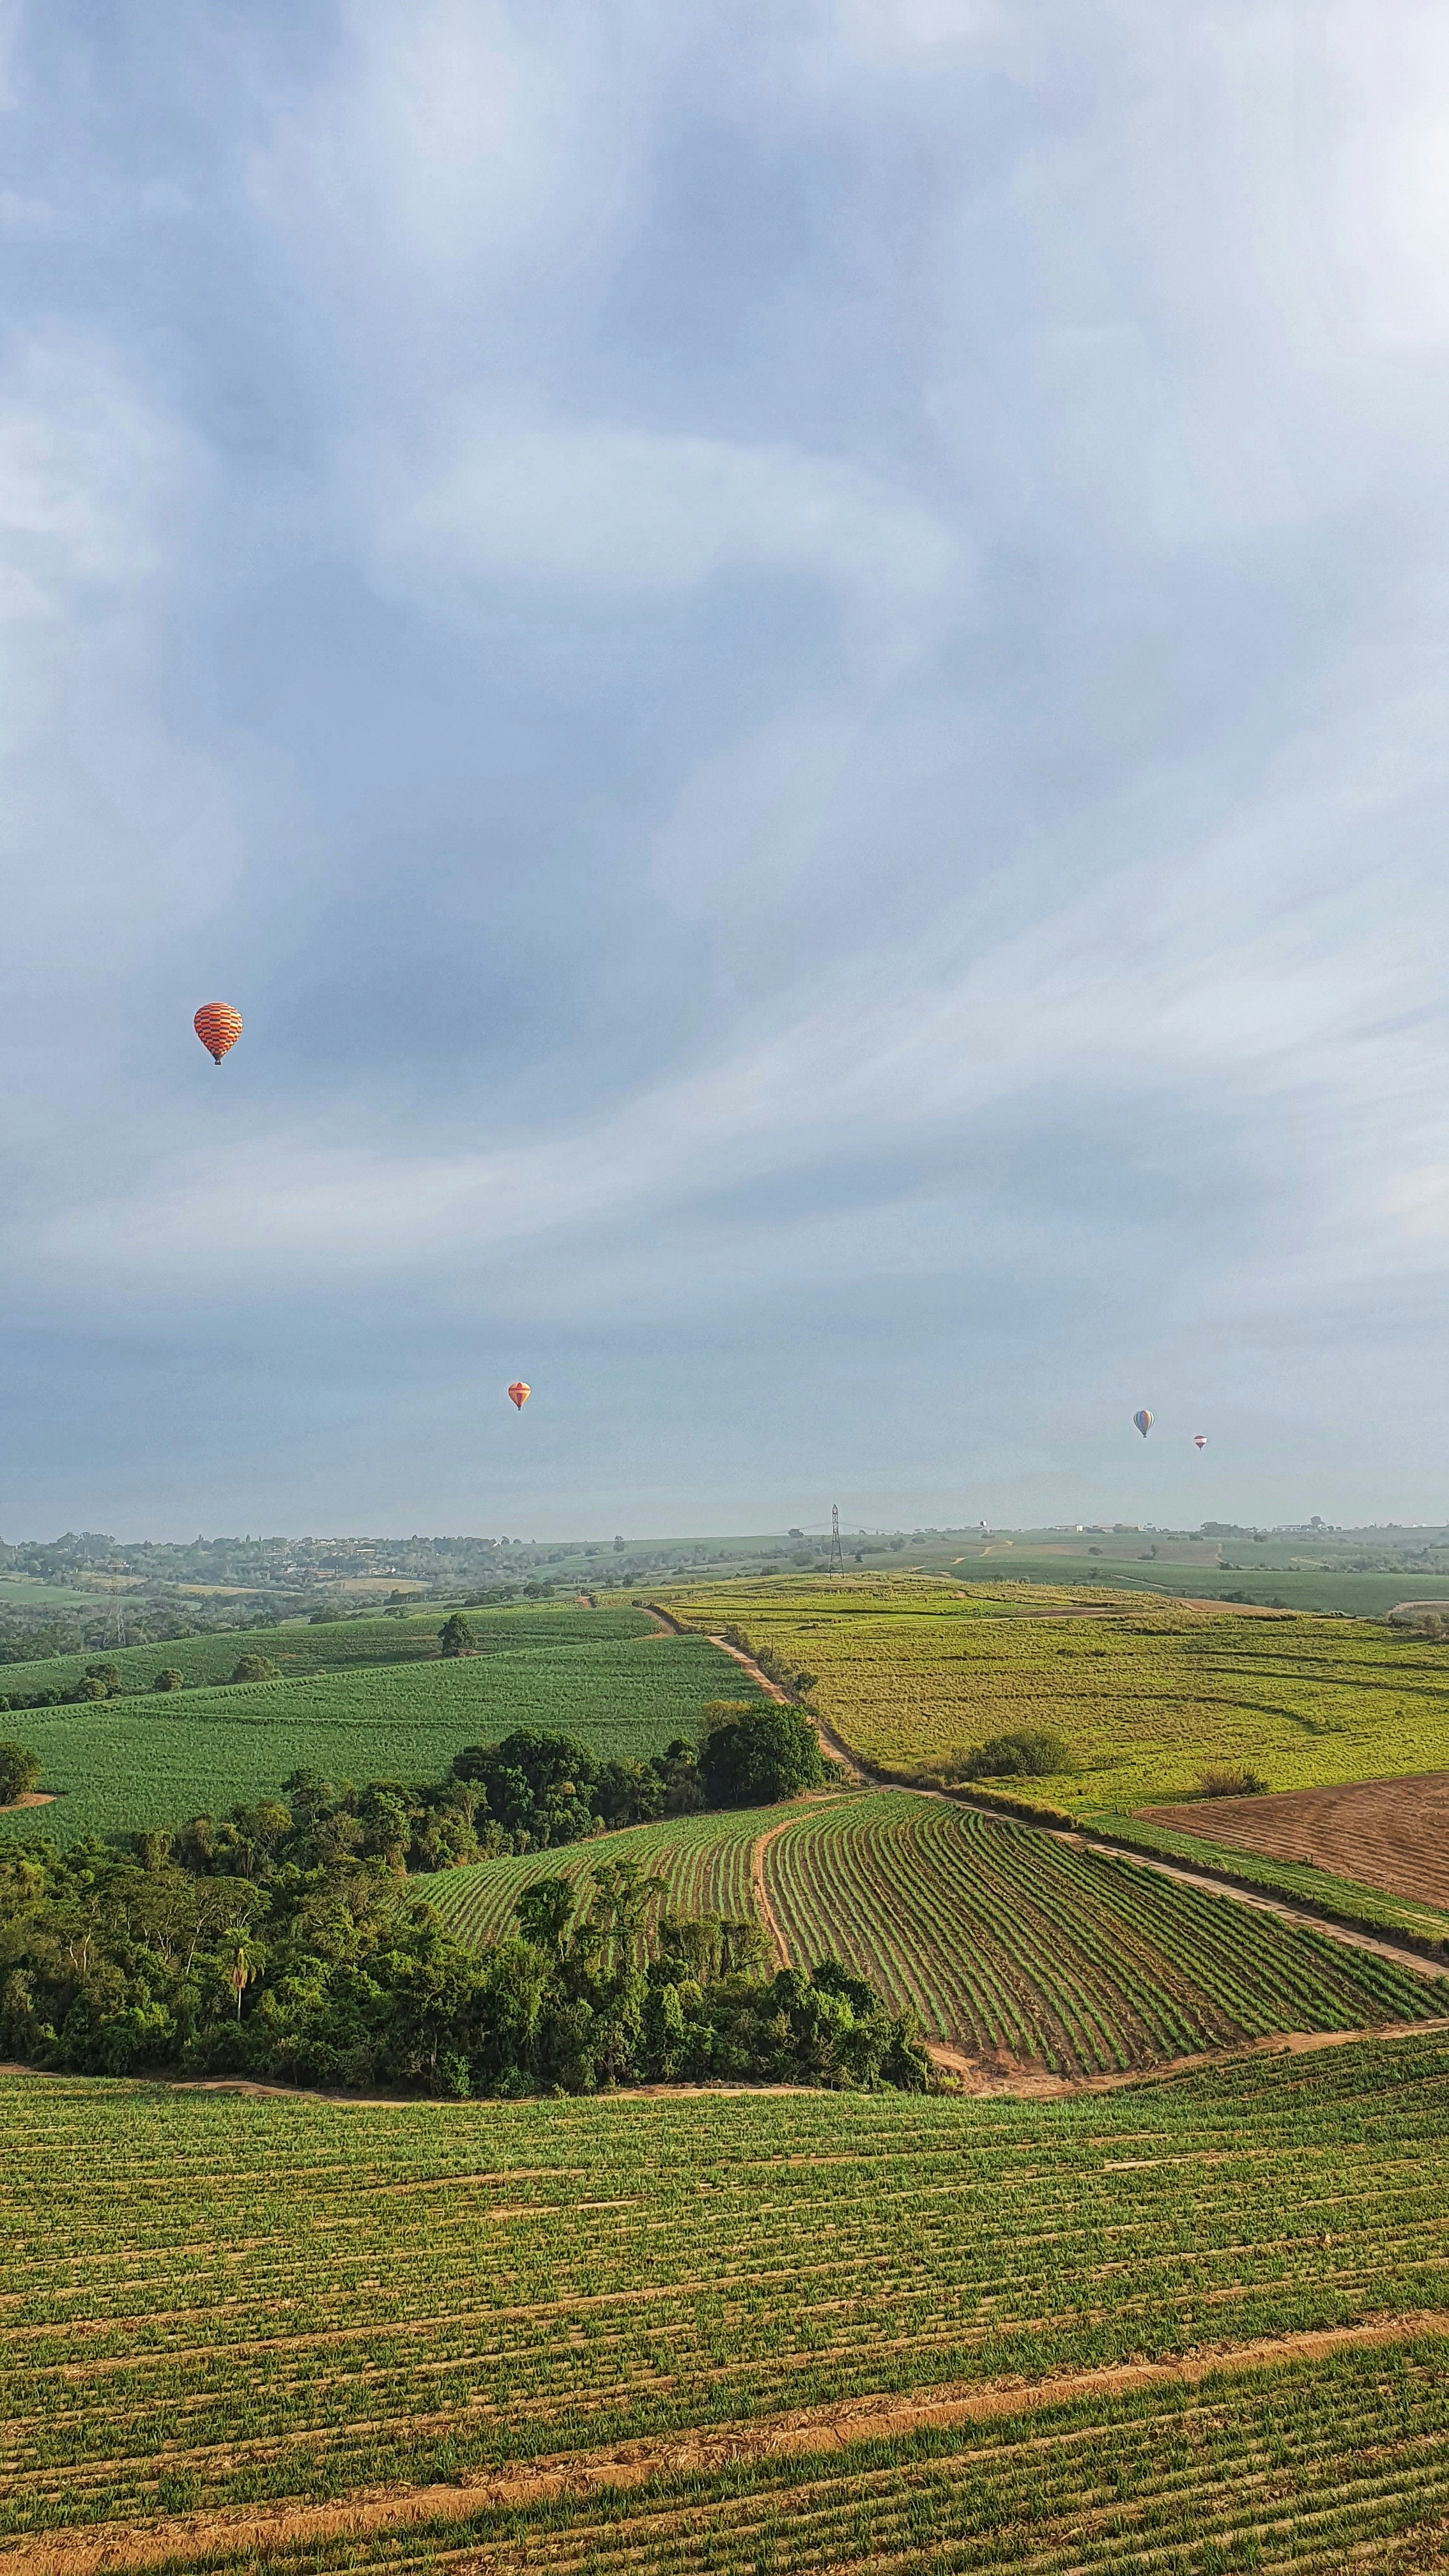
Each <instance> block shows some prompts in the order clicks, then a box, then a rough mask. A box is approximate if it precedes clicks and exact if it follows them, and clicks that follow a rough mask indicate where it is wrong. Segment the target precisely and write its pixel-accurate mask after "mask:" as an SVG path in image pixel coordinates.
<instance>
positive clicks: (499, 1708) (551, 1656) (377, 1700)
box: [0, 1611, 753, 1842]
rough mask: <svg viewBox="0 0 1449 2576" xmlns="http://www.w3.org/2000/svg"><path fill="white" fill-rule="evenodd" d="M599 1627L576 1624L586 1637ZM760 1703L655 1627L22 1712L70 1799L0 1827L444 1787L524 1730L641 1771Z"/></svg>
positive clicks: (717, 1665)
mask: <svg viewBox="0 0 1449 2576" xmlns="http://www.w3.org/2000/svg"><path fill="white" fill-rule="evenodd" d="M557 1615H558V1614H556V1613H552V1612H546V1613H545V1614H544V1616H545V1617H547V1618H553V1617H556V1616H557ZM597 1615H598V1614H596V1613H593V1612H586V1611H581V1612H579V1613H578V1614H577V1616H578V1618H579V1619H580V1620H582V1621H584V1622H585V1623H587V1622H588V1621H590V1620H591V1619H593V1618H594V1617H596V1616H597ZM235 1645H236V1641H235V1640H233V1659H234V1657H235ZM149 1651H153V1652H154V1649H153V1650H149ZM752 1689H753V1685H752V1684H751V1683H750V1682H749V1681H748V1680H747V1679H746V1676H745V1675H744V1674H743V1673H742V1672H741V1671H740V1668H739V1666H738V1665H737V1664H734V1663H732V1662H730V1660H729V1658H728V1657H727V1656H725V1655H722V1654H721V1653H720V1652H719V1650H718V1649H717V1648H716V1647H714V1646H711V1645H708V1644H706V1643H705V1642H704V1641H703V1640H702V1639H700V1638H694V1637H686V1638H663V1637H660V1636H659V1634H658V1632H657V1630H655V1629H654V1628H653V1627H652V1626H649V1627H648V1633H647V1634H645V1635H642V1636H641V1635H635V1636H633V1637H626V1638H610V1637H609V1636H608V1635H607V1633H604V1634H602V1635H600V1634H599V1633H598V1632H597V1631H595V1630H594V1629H593V1628H592V1627H590V1626H588V1625H587V1624H585V1626H584V1627H583V1629H582V1630H581V1631H580V1630H577V1629H574V1628H572V1627H570V1628H569V1629H568V1630H565V1631H563V1633H562V1634H561V1636H560V1641H559V1642H557V1643H555V1642H553V1639H552V1637H551V1636H550V1637H549V1638H548V1639H547V1641H546V1642H543V1643H539V1644H532V1643H529V1644H526V1645H524V1646H522V1647H500V1648H499V1649H498V1650H497V1651H495V1652H492V1653H486V1654H479V1655H470V1656H467V1657H463V1658H460V1659H459V1660H458V1661H456V1662H448V1663H441V1662H438V1661H436V1660H433V1661H430V1662H426V1663H418V1662H413V1663H406V1664H402V1665H393V1666H368V1667H363V1668H361V1669H359V1670H356V1671H344V1672H335V1671H334V1672H327V1673H322V1674H318V1675H314V1676H311V1677H309V1678H307V1679H303V1680H297V1681H288V1680H282V1681H275V1682H238V1683H235V1684H233V1685H231V1686H230V1687H227V1688H221V1689H204V1688H198V1689H196V1690H187V1691H176V1692H170V1693H164V1694H163V1693H159V1692H158V1693H155V1694H152V1695H149V1696H147V1697H145V1698H138V1699H120V1700H103V1701H99V1702H97V1703H95V1704H94V1705H93V1706H90V1705H86V1706H81V1707H78V1708H56V1709H26V1710H25V1711H23V1712H17V1713H16V1716H15V1721H14V1722H15V1725H16V1727H17V1730H18V1732H19V1733H20V1734H21V1735H22V1737H23V1740H24V1742H25V1743H26V1744H27V1745H29V1746H31V1747H32V1748H33V1749H34V1751H35V1752H37V1753H38V1754H39V1756H40V1759H41V1765H42V1769H41V1776H40V1786H41V1788H42V1789H43V1790H52V1791H55V1792H58V1793H59V1794H58V1795H57V1797H56V1801H55V1804H54V1805H53V1806H49V1807H44V1808H18V1809H11V1810H10V1811H9V1812H7V1813H4V1814H0V1832H3V1833H7V1834H11V1835H15V1834H22V1835H23V1834H34V1833H36V1832H38V1831H39V1832H43V1833H45V1834H47V1835H50V1836H51V1837H52V1838H53V1839H54V1840H56V1841H57V1842H75V1841H78V1840H79V1839H81V1837H82V1836H84V1835H85V1834H87V1833H121V1832H129V1831H133V1830H135V1829H137V1828H140V1827H145V1826H150V1825H176V1824H180V1823H183V1822H184V1821H185V1819H186V1818H187V1817H188V1816H193V1815H196V1814H197V1813H199V1812H200V1811H202V1810H203V1809H208V1810H211V1811H213V1812H214V1811H216V1810H218V1809H222V1808H226V1807H228V1806H230V1805H232V1804H233V1803H234V1802H235V1801H236V1800H239V1799H252V1798H257V1797H261V1796H263V1795H265V1794H267V1793H268V1792H274V1791H276V1790H277V1789H279V1788H280V1786H281V1784H282V1782H283V1781H284V1780H285V1779H286V1778H287V1776H288V1774H289V1773H290V1772H292V1771H295V1770H297V1769H299V1768H300V1767H302V1766H305V1765H310V1766H311V1767H313V1768H314V1769H316V1770H318V1771H321V1772H323V1773H325V1774H326V1776H327V1777H328V1778H330V1779H333V1780H368V1779H394V1780H395V1779H403V1780H430V1779H437V1778H439V1777H440V1776H441V1775H442V1773H443V1772H444V1771H445V1770H446V1769H447V1767H448V1764H449V1763H450V1762H451V1760H452V1758H453V1756H454V1754H455V1753H457V1752H458V1751H459V1750H460V1749H461V1747H462V1746H463V1745H465V1744H478V1743H484V1742H488V1741H490V1740H492V1739H494V1738H496V1737H498V1736H501V1735H505V1734H507V1732H508V1731H509V1729H510V1728H512V1727H515V1726H532V1727H542V1728H551V1729H555V1730H557V1731H559V1732H561V1733H563V1734H567V1735H572V1736H575V1737H577V1738H578V1740H579V1741H580V1742H581V1743H583V1744H586V1745H588V1746H589V1747H590V1748H591V1749H593V1750H595V1751H596V1752H598V1753H600V1754H605V1755H609V1754H627V1755H634V1756H643V1755H648V1754H653V1753H658V1752H662V1750H663V1748H664V1746H665V1745H666V1744H668V1743H669V1741H670V1740H671V1738H672V1737H674V1736H676V1735H694V1734H697V1733H698V1729H699V1712H700V1708H701V1705H702V1704H703V1702H704V1701H705V1700H707V1699H719V1698H729V1699H739V1698H744V1697H748V1696H749V1695H750V1694H751V1691H752ZM3 1723H4V1724H5V1726H7V1727H8V1726H9V1724H10V1723H11V1721H10V1720H9V1719H7V1720H5V1721H3Z"/></svg>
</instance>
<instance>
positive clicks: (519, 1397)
mask: <svg viewBox="0 0 1449 2576" xmlns="http://www.w3.org/2000/svg"><path fill="white" fill-rule="evenodd" d="M508 1392H509V1394H510V1395H511V1397H512V1398H513V1401H514V1403H515V1404H516V1405H517V1407H518V1410H519V1412H520V1413H521V1412H522V1411H523V1408H524V1406H525V1405H526V1404H527V1402H528V1399H529V1397H530V1396H531V1395H532V1393H533V1389H532V1387H531V1386H526V1385H525V1384H524V1381H523V1379H522V1378H521V1377H516V1378H515V1379H514V1381H513V1384H512V1386H511V1387H510V1388H509V1390H508Z"/></svg>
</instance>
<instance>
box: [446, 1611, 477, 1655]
mask: <svg viewBox="0 0 1449 2576" xmlns="http://www.w3.org/2000/svg"><path fill="white" fill-rule="evenodd" d="M472 1645H473V1631H472V1629H471V1628H470V1627H469V1625H468V1622H467V1620H466V1619H465V1618H464V1616H463V1614H462V1612H461V1610H455V1611H453V1612H452V1614H451V1616H450V1617H448V1618H446V1619H445V1620H444V1621H443V1624H442V1627H441V1629H440V1630H439V1632H438V1652H439V1654H440V1655H466V1654H469V1653H471V1651H472Z"/></svg>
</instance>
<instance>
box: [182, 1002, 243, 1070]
mask: <svg viewBox="0 0 1449 2576" xmlns="http://www.w3.org/2000/svg"><path fill="white" fill-rule="evenodd" d="M191 1025H192V1027H193V1028H194V1029H195V1031H196V1034H197V1036H198V1037H199V1038H200V1040H201V1043H202V1045H203V1046H204V1047H205V1049H206V1051H207V1053H208V1055H209V1056H210V1057H211V1058H212V1060H213V1062H214V1063H216V1064H220V1062H221V1059H222V1057H223V1056H224V1055H225V1053H226V1051H227V1049H228V1047H234V1046H235V1045H236V1042H237V1039H238V1038H239V1037H240V1036H241V1033H242V1016H241V1013H240V1011H234V1010H233V1009H232V1006H231V1004H230V1002H203V1003H202V1005H201V1008H200V1010H199V1011H198V1012H197V1014H196V1017H195V1019H194V1020H193V1021H192V1023H191Z"/></svg>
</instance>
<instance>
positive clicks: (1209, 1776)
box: [1198, 1766, 1268, 1798]
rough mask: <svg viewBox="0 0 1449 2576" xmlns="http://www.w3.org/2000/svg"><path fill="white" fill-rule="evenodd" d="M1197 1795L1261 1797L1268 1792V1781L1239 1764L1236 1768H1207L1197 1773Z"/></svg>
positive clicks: (1207, 1796)
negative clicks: (1234, 1769)
mask: <svg viewBox="0 0 1449 2576" xmlns="http://www.w3.org/2000/svg"><path fill="white" fill-rule="evenodd" d="M1198 1780H1199V1795H1200V1796H1202V1797H1204V1798H1262V1797H1264V1796H1266V1795H1267V1794H1268V1783H1267V1781H1266V1780H1260V1779H1259V1777H1258V1774H1257V1772H1256V1771H1249V1770H1246V1769H1244V1768H1242V1767H1241V1766H1240V1767H1239V1768H1238V1769H1237V1770H1236V1771H1233V1770H1226V1769H1224V1770H1221V1771H1219V1770H1208V1771H1201V1772H1199V1774H1198Z"/></svg>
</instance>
